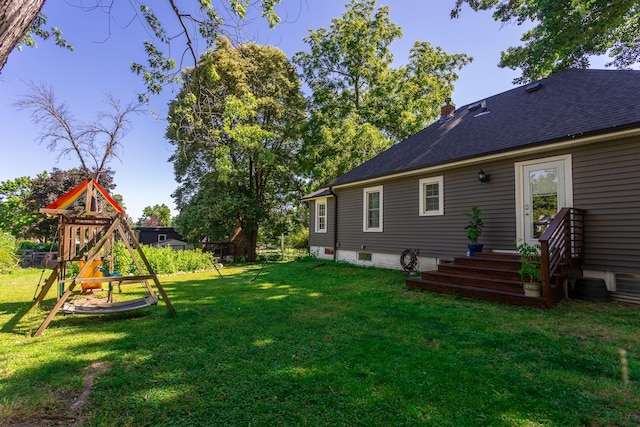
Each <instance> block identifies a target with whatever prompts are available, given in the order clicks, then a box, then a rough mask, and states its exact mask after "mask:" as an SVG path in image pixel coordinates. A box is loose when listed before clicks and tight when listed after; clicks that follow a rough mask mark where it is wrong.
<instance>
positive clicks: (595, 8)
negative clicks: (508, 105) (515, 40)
mask: <svg viewBox="0 0 640 427" xmlns="http://www.w3.org/2000/svg"><path fill="white" fill-rule="evenodd" d="M465 3H466V4H468V5H469V6H470V7H471V8H472V9H473V10H476V11H477V10H493V17H494V19H495V20H496V21H501V22H503V23H506V22H510V21H515V22H516V23H517V24H518V25H520V24H523V23H525V22H527V21H530V22H533V23H535V26H534V27H533V28H531V29H530V30H529V31H527V32H525V33H524V34H523V35H522V38H521V41H522V42H523V43H524V45H522V46H516V47H509V48H508V49H507V51H506V52H502V53H501V59H500V63H499V64H498V65H499V66H500V67H508V68H511V69H517V68H520V69H521V70H522V76H520V77H518V78H517V79H515V80H514V83H527V82H531V81H534V80H537V79H540V78H543V77H546V76H548V75H550V74H553V73H556V72H558V71H562V70H566V69H568V68H571V67H577V68H588V67H589V57H590V56H593V55H603V54H609V56H610V57H611V58H613V61H611V62H610V63H609V64H607V65H613V66H616V67H618V68H627V67H630V66H631V65H634V64H637V63H638V61H639V59H640V7H638V2H637V0H616V1H611V0H545V1H531V0H456V2H455V7H454V9H453V10H452V11H451V16H452V17H453V18H456V17H458V16H459V15H460V12H461V9H462V6H463V5H464V4H465Z"/></svg>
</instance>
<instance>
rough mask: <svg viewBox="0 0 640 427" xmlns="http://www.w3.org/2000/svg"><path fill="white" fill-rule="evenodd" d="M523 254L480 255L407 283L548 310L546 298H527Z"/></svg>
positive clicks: (412, 285) (425, 273) (455, 293)
mask: <svg viewBox="0 0 640 427" xmlns="http://www.w3.org/2000/svg"><path fill="white" fill-rule="evenodd" d="M519 269H520V255H518V254H496V253H476V254H475V255H474V256H466V257H459V258H455V259H454V260H453V261H452V262H446V263H443V264H440V265H438V270H434V271H425V272H422V273H421V275H420V277H412V278H408V279H407V280H406V286H407V287H409V288H412V289H419V290H426V291H432V292H439V293H444V294H453V295H459V296H463V297H469V298H476V299H482V300H487V301H497V302H502V303H508V304H514V305H523V306H530V307H538V308H547V307H548V304H547V301H546V300H545V298H543V297H528V296H525V294H524V290H523V289H522V284H521V283H520V275H519V273H518V271H519Z"/></svg>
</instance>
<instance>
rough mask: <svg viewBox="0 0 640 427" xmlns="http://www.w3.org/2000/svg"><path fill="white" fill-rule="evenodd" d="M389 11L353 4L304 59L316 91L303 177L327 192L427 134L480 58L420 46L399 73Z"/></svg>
mask: <svg viewBox="0 0 640 427" xmlns="http://www.w3.org/2000/svg"><path fill="white" fill-rule="evenodd" d="M389 14H390V9H389V7H388V6H380V7H379V8H377V9H376V2H375V0H352V1H351V2H350V3H348V4H347V10H346V12H345V13H344V14H343V15H342V17H340V18H334V19H333V20H332V21H331V27H330V29H328V30H327V29H326V28H320V29H318V30H315V31H313V30H311V31H310V33H309V35H308V36H307V37H305V39H304V40H305V42H306V43H307V44H308V45H309V48H310V52H298V53H296V54H295V55H294V59H293V60H294V62H295V63H296V64H297V65H299V66H300V68H301V70H302V75H303V78H304V80H305V82H306V83H307V84H308V86H309V88H310V89H311V91H312V96H311V119H310V121H309V126H308V129H307V137H306V143H305V150H304V154H305V159H306V161H305V163H304V168H303V169H308V170H311V175H312V178H313V179H314V180H315V183H314V185H318V184H323V183H326V182H327V181H329V180H331V179H333V178H335V177H336V176H338V175H341V174H342V173H345V172H346V171H348V170H350V169H352V168H354V167H355V166H357V165H359V164H361V163H362V162H364V161H365V160H368V159H370V158H371V157H373V156H375V155H377V154H378V153H380V152H381V151H383V150H385V149H387V148H389V147H390V146H391V145H392V144H393V143H394V142H396V141H398V140H401V139H403V138H406V137H407V136H409V135H411V134H413V133H415V132H417V131H418V130H420V129H422V128H424V127H425V126H426V125H427V124H428V123H429V122H431V121H433V120H434V119H435V118H436V117H438V115H439V111H440V106H441V105H442V104H443V103H444V100H445V98H447V97H450V96H451V93H452V92H453V82H455V81H456V80H457V78H458V75H457V74H456V72H455V70H458V69H460V68H462V67H463V66H464V65H466V64H468V63H469V62H470V61H471V60H472V58H470V57H469V56H467V55H464V54H455V55H449V54H447V53H446V52H444V51H443V50H442V49H441V48H439V47H433V46H432V45H431V44H430V43H428V42H416V43H415V44H414V46H413V48H412V49H411V52H410V55H409V63H408V64H407V65H406V66H402V67H399V68H392V67H391V63H392V61H393V54H392V53H391V50H390V45H391V43H392V42H393V41H394V40H396V39H398V38H399V37H401V36H402V31H401V29H400V27H398V26H397V25H395V24H394V23H393V22H392V21H391V20H390V19H389Z"/></svg>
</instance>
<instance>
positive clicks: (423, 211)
mask: <svg viewBox="0 0 640 427" xmlns="http://www.w3.org/2000/svg"><path fill="white" fill-rule="evenodd" d="M418 183H419V184H420V188H419V193H420V203H419V206H420V211H419V212H418V215H420V216H436V215H444V176H443V175H440V176H434V177H431V178H422V179H421V180H419V181H418ZM429 184H438V208H439V209H438V210H435V211H433V210H432V211H429V210H427V206H426V203H425V201H426V200H425V196H426V195H425V194H424V187H425V186H426V185H429Z"/></svg>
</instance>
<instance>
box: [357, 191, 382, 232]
mask: <svg viewBox="0 0 640 427" xmlns="http://www.w3.org/2000/svg"><path fill="white" fill-rule="evenodd" d="M372 193H380V222H379V224H378V227H369V194H372ZM362 194H363V198H362V231H364V232H365V233H382V229H383V227H382V224H383V223H384V222H383V219H384V215H383V211H384V197H383V191H382V185H378V186H376V187H368V188H365V189H364V190H363V191H362Z"/></svg>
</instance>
